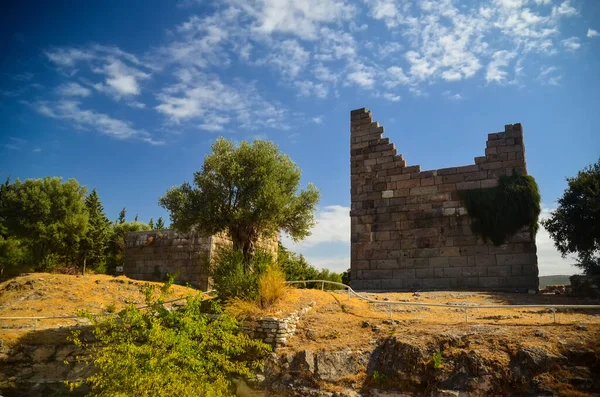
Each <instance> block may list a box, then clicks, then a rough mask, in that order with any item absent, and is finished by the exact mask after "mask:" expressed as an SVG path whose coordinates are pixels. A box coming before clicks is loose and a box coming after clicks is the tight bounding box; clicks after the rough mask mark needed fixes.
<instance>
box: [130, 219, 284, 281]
mask: <svg viewBox="0 0 600 397" xmlns="http://www.w3.org/2000/svg"><path fill="white" fill-rule="evenodd" d="M126 244H127V246H126V248H125V263H124V266H123V273H124V274H125V275H126V276H128V277H130V278H133V279H137V280H148V281H164V279H165V277H166V275H167V273H170V274H176V273H178V277H177V279H176V280H175V282H177V283H190V284H191V285H193V286H195V287H198V288H200V289H202V290H204V291H205V290H207V289H209V287H210V279H209V276H208V265H209V263H210V260H211V258H212V257H213V256H214V254H215V252H216V251H217V249H218V247H223V246H231V245H232V242H231V238H230V237H229V236H227V235H226V234H223V233H221V234H217V235H214V236H210V237H200V236H198V235H196V234H194V233H178V232H176V231H174V230H152V231H141V232H131V233H128V234H127V239H126ZM257 247H258V248H260V249H264V250H265V251H267V252H269V253H271V254H272V255H274V256H275V257H276V256H277V237H276V236H275V237H273V238H272V239H261V240H260V241H259V242H258V244H257Z"/></svg>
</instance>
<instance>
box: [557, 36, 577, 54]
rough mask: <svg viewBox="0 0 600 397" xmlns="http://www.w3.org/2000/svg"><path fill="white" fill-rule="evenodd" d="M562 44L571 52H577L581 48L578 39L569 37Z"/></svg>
mask: <svg viewBox="0 0 600 397" xmlns="http://www.w3.org/2000/svg"><path fill="white" fill-rule="evenodd" d="M561 43H562V45H563V46H564V47H565V48H566V49H567V50H569V51H575V50H577V49H579V47H581V43H579V38H578V37H569V38H568V39H565V40H563V41H561Z"/></svg>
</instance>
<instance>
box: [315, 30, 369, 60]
mask: <svg viewBox="0 0 600 397" xmlns="http://www.w3.org/2000/svg"><path fill="white" fill-rule="evenodd" d="M319 34H320V39H319V43H318V45H317V49H316V54H315V56H314V57H315V59H316V60H318V61H332V60H336V59H342V58H353V57H354V56H355V55H356V47H358V45H357V43H356V41H355V40H354V37H352V35H351V34H349V33H346V32H344V31H340V30H332V29H329V28H327V27H323V28H321V30H320V31H319Z"/></svg>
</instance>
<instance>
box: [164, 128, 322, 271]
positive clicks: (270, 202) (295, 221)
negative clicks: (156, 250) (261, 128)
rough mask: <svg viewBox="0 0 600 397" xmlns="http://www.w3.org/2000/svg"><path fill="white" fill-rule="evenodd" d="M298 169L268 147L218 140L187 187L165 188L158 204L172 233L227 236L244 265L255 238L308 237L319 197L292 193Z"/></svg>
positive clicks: (311, 189) (261, 143)
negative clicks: (278, 235)
mask: <svg viewBox="0 0 600 397" xmlns="http://www.w3.org/2000/svg"><path fill="white" fill-rule="evenodd" d="M300 174H301V172H300V169H299V167H298V166H297V165H296V164H295V163H294V162H293V161H292V160H291V159H290V158H289V157H288V156H286V155H285V154H283V153H281V152H280V151H279V149H278V147H277V146H276V145H275V144H274V143H272V142H268V141H261V140H256V141H254V142H252V143H248V142H241V143H240V144H239V146H237V147H236V146H235V145H234V143H233V142H231V141H228V140H226V139H224V138H219V139H218V140H217V141H216V142H215V143H214V144H213V146H212V153H211V154H209V155H208V156H206V158H205V159H204V164H203V165H202V168H201V169H200V171H198V172H196V173H194V180H193V185H192V184H190V183H187V182H186V183H184V184H182V185H180V186H176V187H173V188H171V189H170V190H169V191H167V193H166V194H165V196H164V197H162V198H161V199H160V201H159V202H160V204H161V205H162V206H163V207H164V208H166V209H168V210H169V211H170V217H171V222H172V225H173V227H174V228H175V229H177V230H181V231H189V230H192V229H194V230H195V231H196V232H198V233H199V234H201V235H207V236H208V235H213V234H216V233H219V232H228V233H229V235H230V236H231V238H232V240H233V246H234V249H240V250H242V251H243V253H244V257H245V260H246V262H247V263H249V261H250V258H251V257H252V255H253V253H254V250H255V244H256V242H257V241H258V239H259V238H260V237H261V236H273V235H275V234H276V233H278V232H279V231H280V230H282V231H285V232H287V233H288V234H289V235H290V236H291V237H292V238H293V239H294V240H296V241H297V240H301V239H303V238H305V237H306V236H308V235H310V229H311V227H312V226H313V225H314V211H315V206H316V204H317V202H318V201H319V192H318V190H317V189H316V188H315V187H314V185H312V184H310V183H309V184H308V187H307V188H306V189H304V190H300V192H298V188H299V184H300Z"/></svg>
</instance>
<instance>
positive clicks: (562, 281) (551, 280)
mask: <svg viewBox="0 0 600 397" xmlns="http://www.w3.org/2000/svg"><path fill="white" fill-rule="evenodd" d="M569 277H571V276H570V275H557V276H540V277H539V279H540V288H541V289H542V288H545V287H546V286H547V285H569V284H571V282H570V281H569Z"/></svg>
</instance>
